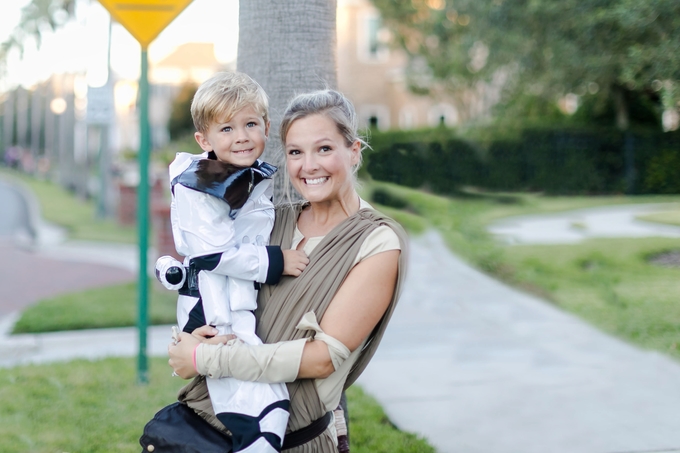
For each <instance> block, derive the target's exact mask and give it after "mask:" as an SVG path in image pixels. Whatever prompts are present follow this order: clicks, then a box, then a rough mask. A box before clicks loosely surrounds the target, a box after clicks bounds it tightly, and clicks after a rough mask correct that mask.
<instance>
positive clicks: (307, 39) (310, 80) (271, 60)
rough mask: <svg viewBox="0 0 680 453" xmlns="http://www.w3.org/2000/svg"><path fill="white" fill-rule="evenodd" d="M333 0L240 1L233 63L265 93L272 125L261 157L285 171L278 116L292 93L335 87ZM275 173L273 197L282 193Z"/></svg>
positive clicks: (280, 178)
mask: <svg viewBox="0 0 680 453" xmlns="http://www.w3.org/2000/svg"><path fill="white" fill-rule="evenodd" d="M335 16H336V1H335V0H288V1H285V2H280V1H276V0H244V1H241V2H240V3H239V43H238V60H237V68H238V70H239V71H240V72H244V73H246V74H248V75H250V76H251V77H252V78H253V79H255V80H256V81H257V82H258V83H259V84H260V85H261V86H262V87H263V88H264V90H265V91H266V92H267V94H268V95H269V102H270V116H271V129H270V135H269V141H268V143H267V149H266V150H265V154H264V157H265V159H266V160H267V161H268V162H271V163H272V164H274V165H277V166H278V167H279V168H280V170H279V171H280V172H283V171H284V168H283V164H284V159H283V153H282V152H281V145H280V139H279V125H280V123H281V116H282V115H283V112H284V110H285V108H286V105H287V103H288V102H289V101H290V100H291V99H292V97H293V96H294V95H296V94H299V93H304V92H308V91H312V90H316V89H322V88H326V87H328V88H336V86H337V70H336V60H335V47H336V38H335V26H336V19H335ZM283 179H284V178H283V177H281V176H279V177H277V178H275V198H276V199H277V200H280V199H281V197H282V196H283V194H284V188H283Z"/></svg>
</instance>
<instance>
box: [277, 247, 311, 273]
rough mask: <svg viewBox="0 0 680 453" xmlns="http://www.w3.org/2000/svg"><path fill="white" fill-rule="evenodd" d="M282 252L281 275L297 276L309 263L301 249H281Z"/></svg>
mask: <svg viewBox="0 0 680 453" xmlns="http://www.w3.org/2000/svg"><path fill="white" fill-rule="evenodd" d="M282 252H283V275H291V276H293V277H299V276H300V274H302V271H304V270H305V267H307V264H309V258H307V254H306V253H305V252H303V251H302V250H282Z"/></svg>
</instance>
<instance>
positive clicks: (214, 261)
mask: <svg viewBox="0 0 680 453" xmlns="http://www.w3.org/2000/svg"><path fill="white" fill-rule="evenodd" d="M190 266H193V267H194V268H195V269H196V270H201V271H208V272H212V273H215V274H220V275H226V276H229V277H234V278H241V279H244V280H253V281H256V282H258V283H267V284H270V285H273V284H276V283H278V281H279V280H280V279H281V275H283V266H284V260H283V252H282V251H281V247H279V246H274V245H266V246H265V245H255V244H239V246H237V247H232V248H229V249H227V250H225V251H222V252H218V253H211V254H209V255H202V256H196V257H194V258H192V259H191V260H190Z"/></svg>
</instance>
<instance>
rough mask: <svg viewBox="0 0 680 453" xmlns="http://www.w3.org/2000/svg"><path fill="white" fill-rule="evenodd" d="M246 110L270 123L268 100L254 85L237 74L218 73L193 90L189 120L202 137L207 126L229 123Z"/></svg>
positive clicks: (245, 77)
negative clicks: (216, 123)
mask: <svg viewBox="0 0 680 453" xmlns="http://www.w3.org/2000/svg"><path fill="white" fill-rule="evenodd" d="M247 106H250V107H252V108H253V109H254V110H255V111H256V112H257V114H258V115H262V119H263V120H264V123H265V124H267V123H268V122H269V100H268V99H267V94H266V93H265V92H264V90H263V89H262V87H261V86H260V85H259V84H258V83H257V82H255V81H254V80H253V79H251V78H250V77H248V76H247V75H245V74H243V73H240V72H218V73H217V74H215V75H214V76H212V77H211V78H209V79H208V80H206V81H205V82H203V83H202V84H201V86H199V87H198V90H196V94H195V95H194V99H193V100H192V101H191V118H192V119H193V121H194V127H195V128H196V131H198V132H200V133H202V134H204V133H206V132H207V131H208V128H209V127H210V124H212V123H214V122H222V121H229V120H231V119H232V118H233V117H234V115H235V114H236V113H237V112H238V111H239V110H241V109H243V108H244V107H247Z"/></svg>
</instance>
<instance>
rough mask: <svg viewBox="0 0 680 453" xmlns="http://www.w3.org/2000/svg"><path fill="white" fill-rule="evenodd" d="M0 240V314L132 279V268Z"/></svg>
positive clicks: (3, 314)
mask: <svg viewBox="0 0 680 453" xmlns="http://www.w3.org/2000/svg"><path fill="white" fill-rule="evenodd" d="M56 250H57V249H56V248H55V249H53V251H52V252H51V253H50V252H49V251H48V250H32V249H27V248H25V247H20V246H17V245H15V244H13V243H11V242H9V241H0V256H2V259H0V317H2V316H5V315H8V314H10V313H12V312H14V311H17V310H22V309H24V308H26V307H28V306H29V305H32V304H34V303H36V302H38V301H39V300H41V299H45V298H48V297H54V296H57V295H59V294H64V293H69V292H73V291H79V290H84V289H89V288H97V287H101V286H106V285H113V284H116V283H124V282H130V281H133V280H134V279H135V275H134V273H133V271H131V270H130V269H125V268H121V267H118V266H113V265H105V264H102V263H101V262H98V263H92V262H86V261H84V260H77V261H75V260H74V259H75V258H76V257H70V256H68V255H66V254H64V255H62V256H59V254H58V253H54V252H55V251H56Z"/></svg>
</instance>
